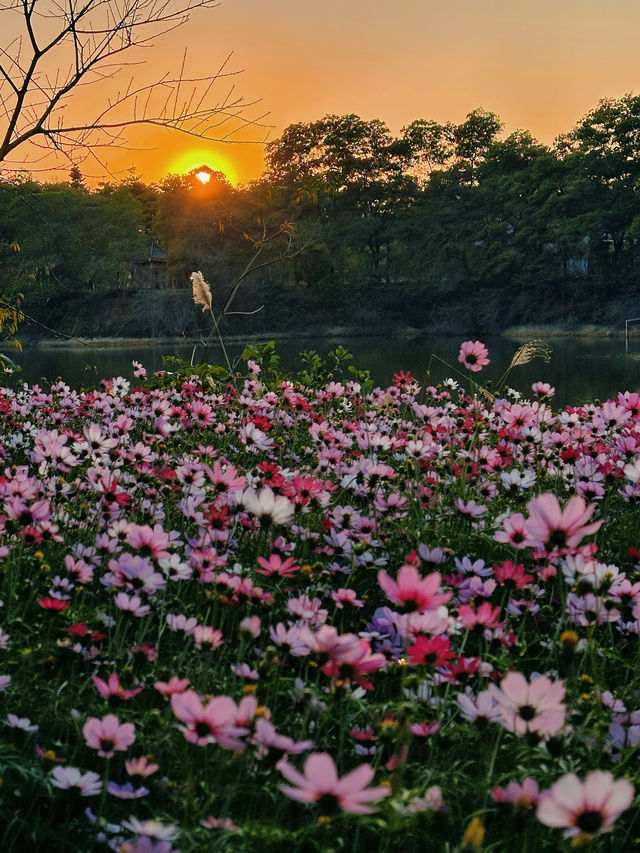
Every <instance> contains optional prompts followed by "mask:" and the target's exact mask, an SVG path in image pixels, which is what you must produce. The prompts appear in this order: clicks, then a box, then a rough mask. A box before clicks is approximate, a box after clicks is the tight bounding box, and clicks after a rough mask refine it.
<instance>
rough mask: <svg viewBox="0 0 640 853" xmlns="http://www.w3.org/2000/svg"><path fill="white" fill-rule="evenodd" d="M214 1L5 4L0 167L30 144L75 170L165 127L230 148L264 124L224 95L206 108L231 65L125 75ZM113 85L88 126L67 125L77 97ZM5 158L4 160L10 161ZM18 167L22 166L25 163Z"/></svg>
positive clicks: (9, 0) (1, 7)
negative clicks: (144, 130)
mask: <svg viewBox="0 0 640 853" xmlns="http://www.w3.org/2000/svg"><path fill="white" fill-rule="evenodd" d="M217 5H218V4H217V2H216V0H37V2H36V0H4V2H0V13H2V15H3V18H2V20H3V32H4V33H6V43H5V44H4V45H1V44H0V164H3V163H4V164H5V166H6V165H7V164H8V163H9V162H16V161H15V159H14V157H15V153H16V151H17V149H21V150H24V146H25V145H26V144H27V143H30V144H31V145H32V146H33V145H35V146H38V147H40V148H41V149H43V150H45V151H49V152H50V151H53V152H57V153H62V154H64V155H65V156H66V157H67V158H68V159H69V160H72V161H73V162H81V161H82V160H84V159H86V157H87V156H90V155H92V154H93V152H94V150H95V149H96V148H103V147H107V146H108V147H114V146H123V147H124V145H125V135H124V134H125V131H127V130H129V129H130V128H132V127H134V126H144V125H152V126H156V127H164V128H167V129H169V130H173V131H176V132H178V133H182V134H185V135H187V136H192V137H197V138H199V139H206V140H210V141H218V142H220V141H228V140H229V139H231V138H232V137H233V136H234V135H235V134H236V133H238V131H239V130H240V129H242V128H246V127H253V128H259V127H264V124H263V123H262V122H263V120H264V118H265V115H260V116H257V117H254V118H248V117H247V116H245V115H244V112H245V110H246V109H247V108H248V107H251V106H253V105H254V104H255V102H247V101H245V100H244V99H243V98H242V97H239V96H236V95H235V94H234V89H233V87H231V88H230V89H229V90H228V91H227V93H226V94H224V95H223V97H222V98H221V99H219V100H217V101H213V98H212V95H213V90H214V87H215V85H216V84H220V83H221V82H222V80H223V79H224V78H227V77H231V76H233V74H234V72H230V71H228V70H227V63H228V61H229V56H227V58H226V59H225V60H224V61H223V62H222V64H221V65H220V67H219V68H218V70H217V71H216V72H215V73H213V74H211V75H207V76H187V75H186V73H185V68H186V60H187V54H186V51H185V53H184V55H183V57H182V60H181V64H180V65H179V66H178V67H179V68H180V71H179V73H178V74H177V75H176V76H171V75H170V74H166V75H164V76H163V77H161V78H160V79H159V80H155V81H153V82H151V83H141V82H140V83H138V82H136V81H135V80H134V78H133V77H130V79H129V80H128V81H126V84H125V85H124V87H123V86H120V85H119V84H118V81H119V79H120V77H121V75H122V73H123V71H124V69H127V68H130V67H131V66H136V65H140V64H141V63H142V57H141V53H140V51H141V50H143V49H145V48H147V49H148V48H150V47H153V45H154V44H155V42H156V41H157V39H158V38H160V37H162V36H165V35H167V34H169V33H171V32H173V31H174V30H175V29H177V28H178V27H181V26H182V25H184V24H185V23H186V22H187V21H188V20H189V18H190V15H191V13H192V12H194V11H196V10H201V9H203V10H204V9H210V8H214V7H215V6H217ZM0 38H1V37H0ZM109 81H111V82H112V83H113V85H114V90H113V91H112V94H111V95H110V96H109V95H106V96H105V97H104V100H105V101H106V106H104V107H103V108H102V109H100V110H97V111H96V113H95V114H93V115H89V116H87V117H86V118H84V117H82V118H79V120H78V119H76V120H75V121H74V120H73V119H72V118H67V114H68V113H69V110H68V109H67V107H69V106H70V104H71V103H72V101H73V96H74V94H75V93H76V91H80V90H81V89H83V88H84V87H86V86H91V85H96V84H98V85H100V86H101V87H104V86H105V85H107V84H108V83H109ZM9 157H11V161H9V160H8V158H9ZM24 162H25V161H24V160H23V161H22V163H23V164H24Z"/></svg>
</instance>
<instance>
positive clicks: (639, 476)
mask: <svg viewBox="0 0 640 853" xmlns="http://www.w3.org/2000/svg"><path fill="white" fill-rule="evenodd" d="M624 475H625V477H626V478H627V479H628V480H631V482H632V483H637V482H638V481H639V480H640V456H636V458H635V459H634V460H633V462H629V464H628V465H625V466H624Z"/></svg>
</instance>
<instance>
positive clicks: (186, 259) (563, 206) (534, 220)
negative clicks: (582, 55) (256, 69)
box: [0, 95, 640, 376]
mask: <svg viewBox="0 0 640 853" xmlns="http://www.w3.org/2000/svg"><path fill="white" fill-rule="evenodd" d="M638 127H640V98H639V97H638V96H634V95H625V96H624V97H623V98H620V99H608V100H606V101H602V102H601V103H600V104H599V105H598V106H597V107H596V108H595V109H594V110H592V111H591V112H590V113H588V114H587V115H586V116H585V118H584V119H583V120H582V121H581V122H580V123H579V124H578V125H577V126H576V127H575V128H574V129H573V130H571V131H570V132H569V133H566V134H564V135H563V136H561V137H559V140H558V143H557V145H556V146H555V148H549V147H547V146H544V145H542V144H540V143H539V142H537V141H536V140H535V139H534V138H533V137H532V136H531V134H530V133H528V132H527V131H523V130H519V131H515V132H514V133H511V134H510V135H509V136H507V137H506V138H504V139H498V133H499V131H500V129H501V121H500V119H499V118H498V116H496V115H495V114H494V113H492V112H489V111H486V110H482V109H475V110H472V111H471V112H470V113H469V114H468V115H467V117H466V118H465V120H464V121H463V122H461V123H460V124H458V125H456V124H453V123H451V122H448V123H444V124H443V123H438V122H435V121H433V120H429V119H425V118H418V119H416V120H414V121H413V122H411V123H409V124H408V125H406V126H405V127H404V128H403V129H402V131H401V133H400V134H399V136H398V137H394V136H393V135H392V134H391V133H390V131H389V129H388V127H387V126H386V125H385V124H384V123H383V122H382V121H380V120H377V119H375V120H371V121H366V120H363V119H362V118H360V117H358V116H356V115H343V116H339V115H329V116H325V117H323V118H321V119H319V120H317V121H315V122H311V123H307V124H305V123H298V124H294V125H291V126H290V127H288V128H287V129H286V130H285V131H284V132H283V134H282V135H281V137H280V138H279V139H276V140H274V141H273V142H271V143H269V145H268V146H267V170H266V172H265V175H264V176H263V178H261V179H260V180H258V181H255V182H254V183H252V184H250V185H248V186H246V187H243V188H240V189H236V188H233V187H231V186H230V185H229V183H228V182H227V181H226V180H225V179H224V176H223V175H221V174H219V173H212V177H211V180H210V181H209V183H208V184H206V185H202V184H201V183H200V182H199V181H198V180H197V179H194V178H193V175H191V176H189V175H187V176H178V175H170V176H168V177H167V178H166V179H165V180H164V181H162V182H161V183H160V184H159V185H157V186H147V185H145V184H144V183H143V182H142V181H141V180H140V178H139V177H138V176H136V175H135V174H132V175H131V176H130V177H129V178H128V179H127V180H125V181H124V182H123V183H121V184H110V183H105V184H103V185H101V186H100V187H99V189H98V190H95V191H92V190H88V189H87V188H86V187H85V186H84V182H83V180H82V175H81V173H80V172H79V170H76V171H75V172H74V173H73V174H72V176H71V182H70V183H66V184H62V183H60V184H39V183H38V182H37V181H35V180H33V179H32V178H31V177H30V176H27V175H21V176H19V177H18V178H16V179H15V180H13V181H10V182H6V181H5V182H2V183H0V200H1V201H2V204H0V261H1V262H2V263H0V290H1V291H2V292H3V293H5V294H11V293H12V292H15V291H22V292H24V293H25V304H24V310H25V311H26V313H28V314H31V315H35V316H36V319H40V320H41V321H42V322H45V323H46V320H47V318H49V317H50V316H58V315H65V316H69V315H74V311H73V308H70V302H69V300H70V299H72V298H73V297H74V294H77V293H80V292H83V293H85V294H86V293H93V292H95V291H100V290H105V292H106V291H107V289H109V288H113V287H114V286H116V287H117V286H119V285H122V284H124V283H125V282H126V281H127V274H128V272H129V270H130V268H131V258H132V256H133V255H134V254H135V253H136V252H137V251H140V250H141V249H142V248H144V247H145V246H146V245H148V240H149V239H150V237H153V238H155V239H158V240H159V242H160V243H161V245H162V246H163V248H164V249H165V250H166V251H167V252H168V256H169V266H170V272H171V278H172V281H173V284H174V285H175V286H176V287H187V286H188V280H189V275H190V274H191V273H192V272H193V271H194V270H202V272H203V274H204V275H205V277H206V279H207V281H209V282H210V283H211V286H212V293H213V298H214V304H215V305H216V306H217V307H218V309H220V308H221V307H222V306H223V305H225V304H226V303H227V300H228V298H229V296H230V295H231V294H234V297H233V306H232V313H230V314H228V315H227V316H225V318H224V328H223V329H222V330H221V332H222V333H223V334H224V335H225V336H228V335H230V334H234V333H242V334H246V333H251V334H255V335H256V336H258V337H263V338H264V337H268V335H269V333H270V332H271V331H272V330H273V331H276V332H279V331H287V332H290V331H297V332H312V333H313V332H315V331H316V330H318V329H322V328H323V327H324V328H326V327H335V326H339V325H343V326H344V325H349V326H351V327H353V326H358V327H360V328H362V329H363V330H371V329H372V328H375V329H376V330H379V329H381V328H384V329H393V328H396V327H406V326H412V327H418V328H419V327H423V328H425V327H428V328H431V329H434V328H439V329H440V330H449V329H451V330H453V329H456V330H464V331H465V333H467V332H470V331H472V330H477V331H478V332H480V331H487V330H492V331H495V330H499V329H500V328H503V327H505V326H509V325H514V324H518V325H522V324H531V323H535V324H539V323H545V322H549V323H553V324H557V322H558V319H559V318H560V320H561V321H563V322H565V323H566V322H568V318H571V322H573V323H576V324H581V323H589V322H596V323H597V322H602V319H603V317H605V315H606V317H607V320H608V322H612V323H615V322H618V323H621V322H622V320H623V319H624V318H625V317H627V316H630V315H629V313H628V312H629V311H632V312H633V313H635V310H634V309H633V305H635V304H636V302H637V299H638V298H639V297H640V287H639V286H638V285H636V284H634V282H637V281H640V241H639V239H638V235H639V234H640V225H639V223H640V195H639V193H640V156H639V155H638V151H637V145H636V138H637V131H638ZM15 246H19V248H20V251H16V250H15V248H14V247H15ZM239 278H241V279H242V287H241V288H240V289H239V291H238V293H237V296H236V295H235V293H234V283H235V282H237V281H238V279H239ZM60 306H63V307H60ZM259 306H264V308H263V310H261V311H259V312H258V313H255V314H252V313H251V312H254V311H255V309H256V308H258V307H259ZM234 313H235V314H236V316H234ZM76 314H77V315H78V316H81V315H82V312H81V311H79V312H76ZM240 315H244V316H240ZM248 315H250V316H248ZM74 316H75V315H74ZM107 319H108V318H107V317H106V315H105V318H101V317H95V318H92V320H91V323H90V325H91V328H90V329H86V330H85V329H83V328H76V327H74V329H73V333H75V334H87V335H88V334H91V335H95V336H99V335H100V334H101V333H102V334H113V329H112V328H110V329H109V331H108V332H105V331H104V329H105V324H106V323H107ZM142 319H143V318H142ZM136 320H137V322H136V324H135V328H136V329H138V327H139V326H140V322H139V321H140V320H141V318H136ZM82 323H84V324H85V325H87V320H86V319H83V321H82ZM148 325H149V330H148V332H146V334H149V335H155V334H157V330H156V328H155V326H154V325H153V323H152V322H151V321H150V322H149V324H148ZM205 326H206V318H203V317H201V316H200V315H199V314H198V313H197V312H193V316H192V318H191V319H190V318H189V317H188V316H187V317H186V318H185V322H184V323H182V327H181V330H182V331H184V330H186V329H188V330H189V331H190V332H192V333H194V334H195V333H201V332H202V330H204V329H205ZM207 331H208V329H207ZM136 334H145V333H144V332H142V331H137V332H136ZM205 334H206V332H205ZM322 369H325V368H322ZM331 369H332V368H330V367H327V368H326V370H327V371H330V370H331ZM319 370H320V367H319V366H318V365H315V366H314V363H313V360H312V361H311V363H310V364H309V365H308V366H306V365H305V371H306V373H307V374H308V375H309V376H314V375H316V374H318V371H319Z"/></svg>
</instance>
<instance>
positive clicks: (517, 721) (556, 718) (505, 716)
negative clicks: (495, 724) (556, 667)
mask: <svg viewBox="0 0 640 853" xmlns="http://www.w3.org/2000/svg"><path fill="white" fill-rule="evenodd" d="M489 690H490V691H491V692H492V694H493V698H494V699H495V701H496V702H497V703H498V710H499V711H500V715H501V717H502V725H503V726H504V728H505V729H507V731H510V732H513V733H514V734H516V735H525V734H527V733H528V732H535V733H536V734H538V735H540V736H552V735H555V734H557V733H558V732H559V731H561V729H562V728H563V727H564V723H565V713H566V709H565V706H564V705H563V703H562V700H563V698H564V684H563V683H562V682H561V681H551V679H550V678H547V676H546V675H541V676H539V677H538V678H536V679H534V680H533V681H532V682H531V683H529V682H528V681H527V679H526V678H525V677H524V675H523V674H522V673H521V672H508V673H507V674H506V675H505V677H504V678H503V679H502V681H501V682H500V687H497V686H496V685H495V684H490V685H489Z"/></svg>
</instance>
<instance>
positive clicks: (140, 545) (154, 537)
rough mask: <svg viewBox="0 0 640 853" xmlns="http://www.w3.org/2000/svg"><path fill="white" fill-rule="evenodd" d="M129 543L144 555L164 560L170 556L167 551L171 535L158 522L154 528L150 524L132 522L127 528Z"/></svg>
mask: <svg viewBox="0 0 640 853" xmlns="http://www.w3.org/2000/svg"><path fill="white" fill-rule="evenodd" d="M127 543H128V544H129V545H131V547H132V548H135V549H136V551H139V552H140V555H141V556H142V557H155V559H156V560H162V559H166V558H167V557H169V556H170V554H169V552H168V551H167V547H168V546H169V536H168V534H167V533H166V532H165V531H164V530H163V529H162V525H160V524H156V525H155V527H154V528H153V529H152V528H151V527H149V525H148V524H143V525H138V524H133V523H132V524H130V525H129V527H128V529H127Z"/></svg>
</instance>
